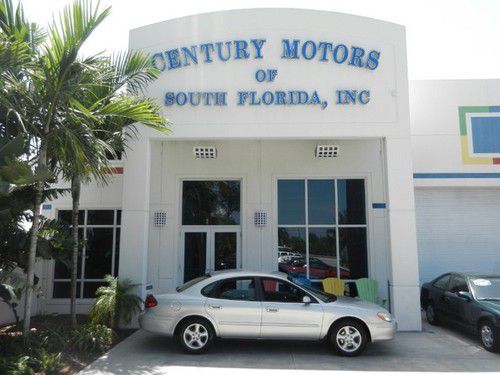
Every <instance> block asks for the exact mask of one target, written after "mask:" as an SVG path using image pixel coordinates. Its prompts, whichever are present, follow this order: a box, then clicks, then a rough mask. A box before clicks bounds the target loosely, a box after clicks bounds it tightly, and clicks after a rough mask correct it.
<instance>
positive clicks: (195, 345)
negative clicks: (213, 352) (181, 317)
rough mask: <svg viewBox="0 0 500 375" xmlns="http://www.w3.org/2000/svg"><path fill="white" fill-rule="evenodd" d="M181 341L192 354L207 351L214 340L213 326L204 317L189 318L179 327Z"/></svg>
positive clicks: (184, 347)
mask: <svg viewBox="0 0 500 375" xmlns="http://www.w3.org/2000/svg"><path fill="white" fill-rule="evenodd" d="M178 339H179V342H180V344H181V346H182V347H183V349H184V350H185V351H186V352H188V353H191V354H198V353H203V352H205V351H206V350H207V349H208V348H209V347H210V346H211V345H212V342H213V340H214V332H213V329H212V326H211V325H210V324H209V323H207V322H206V321H205V320H203V319H189V320H187V321H186V322H184V323H182V325H181V327H180V329H179V337H178Z"/></svg>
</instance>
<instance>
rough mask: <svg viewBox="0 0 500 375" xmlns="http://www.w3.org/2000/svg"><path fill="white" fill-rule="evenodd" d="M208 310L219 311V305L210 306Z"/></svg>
mask: <svg viewBox="0 0 500 375" xmlns="http://www.w3.org/2000/svg"><path fill="white" fill-rule="evenodd" d="M210 308H211V309H215V310H220V309H221V307H220V306H219V305H210Z"/></svg>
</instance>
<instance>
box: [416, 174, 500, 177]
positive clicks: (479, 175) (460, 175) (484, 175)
mask: <svg viewBox="0 0 500 375" xmlns="http://www.w3.org/2000/svg"><path fill="white" fill-rule="evenodd" d="M413 178H500V173H413Z"/></svg>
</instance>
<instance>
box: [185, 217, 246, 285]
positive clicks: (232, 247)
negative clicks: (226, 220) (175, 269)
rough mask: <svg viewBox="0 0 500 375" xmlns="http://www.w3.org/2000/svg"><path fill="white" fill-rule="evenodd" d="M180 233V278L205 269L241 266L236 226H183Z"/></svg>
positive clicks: (237, 228)
mask: <svg viewBox="0 0 500 375" xmlns="http://www.w3.org/2000/svg"><path fill="white" fill-rule="evenodd" d="M182 237H183V240H182V242H183V245H184V257H183V261H184V264H183V269H184V273H183V275H184V276H183V277H184V282H186V281H189V280H191V279H194V278H196V277H198V276H201V275H204V274H206V273H208V272H212V271H221V270H228V269H236V268H240V267H241V259H240V258H241V256H240V228H239V226H238V227H236V228H235V227H232V226H228V227H225V226H217V227H209V228H207V227H203V228H201V227H200V228H192V229H184V230H183V231H182Z"/></svg>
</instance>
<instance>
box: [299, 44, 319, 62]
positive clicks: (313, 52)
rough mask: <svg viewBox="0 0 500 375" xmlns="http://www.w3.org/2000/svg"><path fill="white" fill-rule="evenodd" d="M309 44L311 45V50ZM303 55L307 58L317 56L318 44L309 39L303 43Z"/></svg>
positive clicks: (310, 58)
mask: <svg viewBox="0 0 500 375" xmlns="http://www.w3.org/2000/svg"><path fill="white" fill-rule="evenodd" d="M308 46H310V48H309V51H308ZM302 56H303V57H304V59H306V60H312V59H314V57H315V56H316V44H315V43H314V42H313V41H312V40H308V41H307V42H305V43H304V44H303V45H302Z"/></svg>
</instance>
